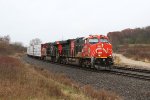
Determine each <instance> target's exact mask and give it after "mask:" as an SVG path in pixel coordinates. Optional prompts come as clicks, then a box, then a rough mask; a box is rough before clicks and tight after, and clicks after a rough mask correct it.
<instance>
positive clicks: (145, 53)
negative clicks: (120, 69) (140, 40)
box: [117, 44, 150, 62]
mask: <svg viewBox="0 0 150 100" xmlns="http://www.w3.org/2000/svg"><path fill="white" fill-rule="evenodd" d="M117 52H118V53H121V54H123V55H124V56H126V57H129V58H132V59H134V60H139V61H144V62H150V45H149V44H136V45H135V44H130V45H120V46H119V49H118V51H117Z"/></svg>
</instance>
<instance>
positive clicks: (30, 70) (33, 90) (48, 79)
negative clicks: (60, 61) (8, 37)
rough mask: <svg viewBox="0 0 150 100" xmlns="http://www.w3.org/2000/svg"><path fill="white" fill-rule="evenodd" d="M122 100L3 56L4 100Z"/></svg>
mask: <svg viewBox="0 0 150 100" xmlns="http://www.w3.org/2000/svg"><path fill="white" fill-rule="evenodd" d="M20 99H21V100H58V99H61V100H77V99H80V100H93V99H95V100H120V99H121V98H120V97H118V95H116V94H114V93H111V92H107V91H104V90H102V91H97V90H94V89H93V88H92V87H90V86H89V85H88V86H83V87H82V88H81V87H80V86H79V85H78V84H77V83H75V82H74V81H73V80H71V79H69V78H68V77H67V76H66V75H64V74H59V73H53V72H49V71H47V70H45V69H42V68H37V67H35V66H33V65H29V64H26V63H22V62H21V61H20V60H19V59H18V58H14V57H8V56H0V100H20Z"/></svg>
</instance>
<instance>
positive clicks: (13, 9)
mask: <svg viewBox="0 0 150 100" xmlns="http://www.w3.org/2000/svg"><path fill="white" fill-rule="evenodd" d="M148 25H150V0H0V36H3V35H7V34H8V35H10V36H11V39H12V41H21V42H22V43H24V44H25V45H28V43H29V41H30V40H31V39H33V38H40V39H41V40H42V41H43V42H47V41H56V40H62V39H68V38H76V37H79V36H87V35H89V34H104V35H106V34H107V33H108V32H110V31H120V30H122V29H125V28H136V27H145V26H148Z"/></svg>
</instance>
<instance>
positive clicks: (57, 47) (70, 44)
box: [27, 35, 113, 69]
mask: <svg viewBox="0 0 150 100" xmlns="http://www.w3.org/2000/svg"><path fill="white" fill-rule="evenodd" d="M27 55H28V56H31V57H36V58H40V59H42V60H49V61H51V62H55V63H61V64H73V65H79V66H82V67H90V68H96V69H99V68H101V67H105V68H111V66H112V65H113V56H112V45H111V44H110V42H109V40H108V37H107V36H104V35H89V36H88V37H86V38H84V37H80V38H76V39H68V40H63V41H56V42H51V43H44V44H40V45H32V46H29V47H28V48H27Z"/></svg>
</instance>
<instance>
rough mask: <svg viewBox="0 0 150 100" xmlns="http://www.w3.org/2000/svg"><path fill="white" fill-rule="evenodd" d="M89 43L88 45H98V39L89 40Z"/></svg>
mask: <svg viewBox="0 0 150 100" xmlns="http://www.w3.org/2000/svg"><path fill="white" fill-rule="evenodd" d="M89 43H90V44H95V43H98V39H97V38H92V39H89Z"/></svg>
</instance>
